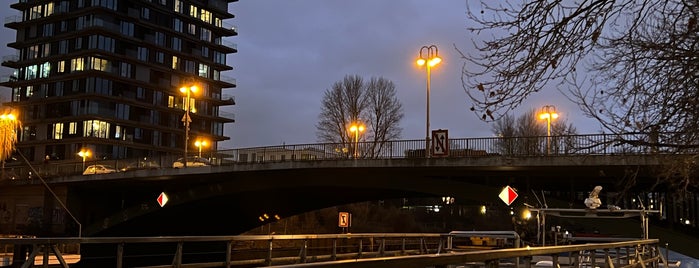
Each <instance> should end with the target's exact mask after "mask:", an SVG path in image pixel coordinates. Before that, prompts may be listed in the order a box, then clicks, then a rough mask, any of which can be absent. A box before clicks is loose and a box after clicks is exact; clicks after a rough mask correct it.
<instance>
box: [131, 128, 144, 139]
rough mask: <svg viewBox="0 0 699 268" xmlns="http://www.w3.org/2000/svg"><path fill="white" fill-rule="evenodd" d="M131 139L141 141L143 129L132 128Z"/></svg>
mask: <svg viewBox="0 0 699 268" xmlns="http://www.w3.org/2000/svg"><path fill="white" fill-rule="evenodd" d="M133 137H134V139H136V140H140V139H143V129H141V128H134V130H133Z"/></svg>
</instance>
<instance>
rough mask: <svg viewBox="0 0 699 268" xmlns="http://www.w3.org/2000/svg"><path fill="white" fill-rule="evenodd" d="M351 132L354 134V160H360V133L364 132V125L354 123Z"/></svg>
mask: <svg viewBox="0 0 699 268" xmlns="http://www.w3.org/2000/svg"><path fill="white" fill-rule="evenodd" d="M349 131H350V132H351V133H354V159H357V158H359V132H364V125H362V124H361V123H359V122H355V123H353V124H352V125H351V126H350V128H349Z"/></svg>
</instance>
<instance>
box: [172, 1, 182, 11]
mask: <svg viewBox="0 0 699 268" xmlns="http://www.w3.org/2000/svg"><path fill="white" fill-rule="evenodd" d="M174 9H175V12H178V13H182V10H183V9H184V4H183V3H182V0H175V5H174Z"/></svg>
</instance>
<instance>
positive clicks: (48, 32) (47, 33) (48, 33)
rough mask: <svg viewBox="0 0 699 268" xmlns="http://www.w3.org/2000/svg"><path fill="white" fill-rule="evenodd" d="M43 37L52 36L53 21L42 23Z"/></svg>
mask: <svg viewBox="0 0 699 268" xmlns="http://www.w3.org/2000/svg"><path fill="white" fill-rule="evenodd" d="M43 36H44V37H47V36H53V23H48V24H44V35H43Z"/></svg>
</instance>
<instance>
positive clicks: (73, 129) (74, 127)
mask: <svg viewBox="0 0 699 268" xmlns="http://www.w3.org/2000/svg"><path fill="white" fill-rule="evenodd" d="M76 133H78V123H76V122H70V124H69V125H68V135H75V134H76Z"/></svg>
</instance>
